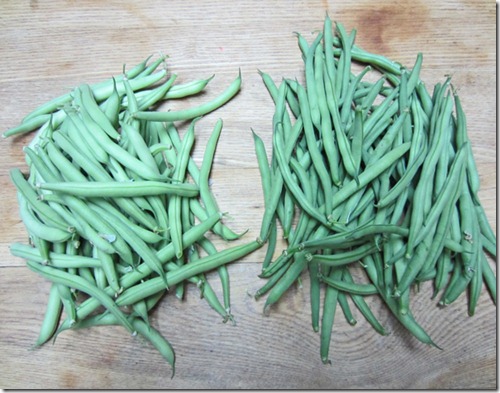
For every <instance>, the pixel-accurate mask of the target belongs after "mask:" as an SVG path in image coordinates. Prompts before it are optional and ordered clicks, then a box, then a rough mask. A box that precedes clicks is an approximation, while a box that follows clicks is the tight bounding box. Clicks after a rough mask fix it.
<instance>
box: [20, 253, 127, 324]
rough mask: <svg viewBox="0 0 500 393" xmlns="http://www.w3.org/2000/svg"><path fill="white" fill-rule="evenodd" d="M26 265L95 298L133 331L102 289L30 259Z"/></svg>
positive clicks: (51, 279) (48, 277)
mask: <svg viewBox="0 0 500 393" xmlns="http://www.w3.org/2000/svg"><path fill="white" fill-rule="evenodd" d="M27 265H28V267H29V268H30V269H31V270H33V271H35V272H36V273H38V274H40V275H41V276H43V277H45V278H47V279H49V280H50V281H52V282H54V283H60V284H64V285H68V286H70V287H72V288H75V289H77V290H79V291H82V292H84V293H87V294H88V295H90V296H92V298H94V299H97V301H98V302H99V303H100V304H102V305H103V306H104V307H106V309H108V310H109V312H111V313H112V314H113V315H115V317H116V318H117V319H118V320H119V321H120V323H121V324H122V325H123V326H124V327H125V328H126V329H127V330H128V331H129V332H130V333H133V332H134V328H133V326H132V325H131V323H130V322H129V321H128V319H127V317H126V316H125V314H123V312H122V311H121V310H120V309H119V308H118V307H117V305H116V303H115V302H114V301H113V300H112V299H111V298H110V297H109V296H108V295H107V294H106V292H104V291H103V290H101V289H99V288H97V287H96V286H94V285H92V284H90V283H89V282H88V281H87V280H85V279H83V278H81V277H79V276H75V275H73V274H69V273H66V272H64V271H61V270H58V269H55V268H53V267H49V266H42V265H40V264H38V263H34V262H30V261H27Z"/></svg>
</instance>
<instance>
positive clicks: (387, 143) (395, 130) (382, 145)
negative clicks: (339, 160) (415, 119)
mask: <svg viewBox="0 0 500 393" xmlns="http://www.w3.org/2000/svg"><path fill="white" fill-rule="evenodd" d="M407 118H408V111H407V110H405V111H403V112H402V114H401V115H400V116H398V118H397V119H396V121H395V122H394V123H393V124H392V125H391V126H390V127H389V128H388V129H387V131H386V132H385V134H384V136H383V138H382V139H381V140H380V142H379V143H378V144H377V146H376V147H375V150H374V152H373V153H372V154H370V155H369V158H368V159H367V160H366V165H370V164H371V163H374V162H376V161H377V160H379V159H380V157H382V156H383V155H384V154H386V153H387V150H388V149H389V148H390V147H391V146H392V144H393V142H394V139H395V138H396V136H397V135H398V134H399V133H400V132H401V130H402V128H403V124H404V122H405V120H406V119H407ZM360 149H361V148H360Z"/></svg>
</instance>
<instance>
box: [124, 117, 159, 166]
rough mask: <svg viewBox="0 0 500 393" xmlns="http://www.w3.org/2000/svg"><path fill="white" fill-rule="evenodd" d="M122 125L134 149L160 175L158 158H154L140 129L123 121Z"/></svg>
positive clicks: (145, 163)
mask: <svg viewBox="0 0 500 393" xmlns="http://www.w3.org/2000/svg"><path fill="white" fill-rule="evenodd" d="M120 126H121V130H122V136H123V135H126V137H127V138H128V140H129V143H131V144H132V145H133V146H134V150H135V152H136V154H137V157H138V158H139V160H140V161H141V162H142V163H144V165H147V166H148V167H149V168H150V169H151V170H152V171H154V172H155V174H157V175H158V176H159V175H160V171H159V170H158V166H157V164H156V160H155V159H154V158H153V155H152V154H151V151H150V150H149V147H148V145H147V144H146V141H145V140H144V139H143V138H142V136H141V135H140V133H139V130H138V129H137V128H136V127H135V126H134V125H132V124H128V123H124V122H121V123H120Z"/></svg>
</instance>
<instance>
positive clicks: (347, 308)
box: [337, 292, 358, 326]
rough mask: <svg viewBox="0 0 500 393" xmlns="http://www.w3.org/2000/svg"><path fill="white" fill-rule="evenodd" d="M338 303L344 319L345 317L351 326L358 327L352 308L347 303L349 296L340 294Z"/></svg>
mask: <svg viewBox="0 0 500 393" xmlns="http://www.w3.org/2000/svg"><path fill="white" fill-rule="evenodd" d="M337 301H338V303H339V306H340V308H341V310H342V312H343V313H344V317H345V319H346V321H347V323H348V324H349V325H351V326H354V325H356V323H358V321H356V319H355V318H354V316H353V315H352V312H351V308H350V306H349V302H348V301H347V296H346V294H345V293H344V292H339V293H338V295H337Z"/></svg>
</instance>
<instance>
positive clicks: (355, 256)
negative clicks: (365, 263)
mask: <svg viewBox="0 0 500 393" xmlns="http://www.w3.org/2000/svg"><path fill="white" fill-rule="evenodd" d="M377 250H378V245H377V244H369V243H368V244H364V245H362V246H359V247H358V248H355V249H353V250H350V251H345V252H339V253H335V254H332V255H320V254H315V255H312V256H311V257H312V260H313V261H317V262H319V263H321V264H322V265H325V266H343V265H347V264H349V263H352V262H356V261H358V260H360V259H361V258H363V257H364V256H366V255H370V254H372V253H373V252H375V251H377Z"/></svg>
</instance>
